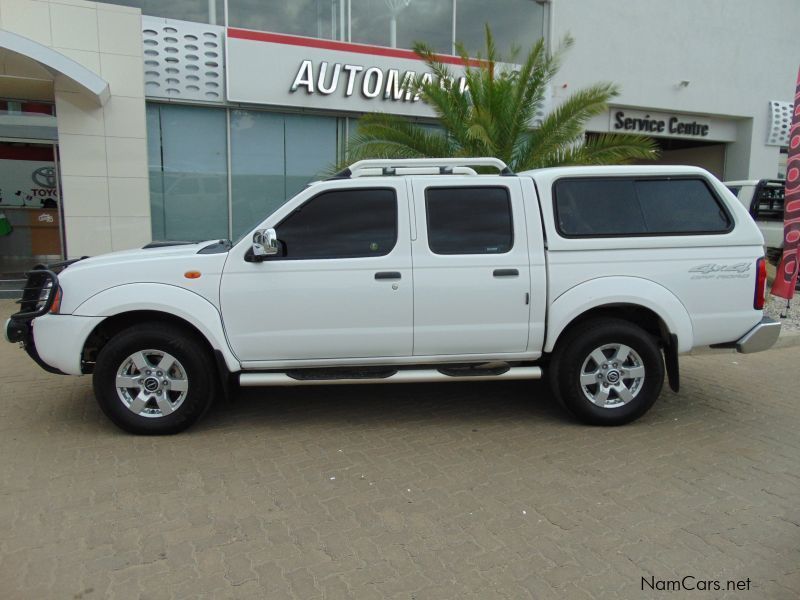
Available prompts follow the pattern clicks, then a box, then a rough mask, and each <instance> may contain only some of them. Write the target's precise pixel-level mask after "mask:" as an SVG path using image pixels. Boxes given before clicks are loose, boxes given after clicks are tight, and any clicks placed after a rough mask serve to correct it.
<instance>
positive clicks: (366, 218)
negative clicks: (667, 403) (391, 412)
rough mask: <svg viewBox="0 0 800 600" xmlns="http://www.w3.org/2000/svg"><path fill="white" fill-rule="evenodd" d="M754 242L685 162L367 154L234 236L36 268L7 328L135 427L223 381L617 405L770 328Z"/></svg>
mask: <svg viewBox="0 0 800 600" xmlns="http://www.w3.org/2000/svg"><path fill="white" fill-rule="evenodd" d="M476 167H477V168H478V169H477V170H480V171H487V170H488V167H493V168H496V169H498V171H499V174H478V173H477V172H476V169H475V168H476ZM762 244H763V239H762V236H761V233H759V231H758V228H757V227H756V225H755V223H754V222H753V220H752V219H751V218H750V216H749V215H748V213H747V211H746V210H745V209H744V207H743V206H742V205H741V204H740V203H739V202H738V201H737V200H736V198H734V196H733V195H732V194H731V193H730V192H729V191H728V190H727V189H726V188H725V186H724V185H723V184H722V183H721V182H719V181H718V180H717V179H715V178H714V177H713V176H712V175H710V174H709V173H708V172H706V171H704V170H702V169H698V168H693V167H668V166H625V167H569V168H557V169H543V170H537V171H529V172H525V173H519V174H514V173H512V172H511V171H509V169H508V168H507V167H506V166H505V164H503V163H502V162H501V161H499V160H497V159H492V158H475V159H413V160H374V161H373V160H371V161H361V162H358V163H356V164H354V165H351V166H350V167H349V168H347V169H345V170H344V171H342V172H341V173H339V174H337V175H336V176H334V177H332V178H330V179H328V180H325V181H319V182H315V183H312V184H310V185H309V186H308V187H307V188H306V189H305V190H303V191H302V192H300V193H299V194H298V195H297V196H296V197H294V198H292V199H291V200H289V201H288V202H287V203H286V204H285V205H284V206H282V207H281V208H280V209H278V210H277V211H276V212H275V213H274V214H272V215H270V216H269V217H267V218H266V219H264V221H263V222H262V223H261V224H260V225H259V226H258V227H257V228H256V229H255V230H254V231H251V232H249V233H248V234H247V235H246V236H244V237H243V238H242V239H240V240H239V241H236V242H229V241H228V240H220V241H206V242H201V243H153V244H149V245H148V246H146V247H145V248H143V249H141V250H133V251H125V252H117V253H113V254H108V255H104V256H98V257H95V258H86V259H81V260H78V261H68V262H66V263H62V264H61V265H51V266H50V268H47V267H41V268H38V269H35V270H34V271H32V272H30V273H29V276H28V284H27V289H26V291H25V295H24V296H23V299H22V300H21V302H22V311H21V312H19V313H17V314H15V315H13V316H12V318H11V319H10V320H9V321H8V322H7V324H6V336H7V338H8V339H9V341H12V342H21V343H22V344H23V345H24V347H25V349H26V350H27V352H28V353H29V354H30V355H31V357H32V358H33V359H34V360H35V361H36V362H37V363H39V365H41V366H42V367H44V368H45V369H46V370H48V371H51V372H57V373H65V374H70V375H81V374H89V373H91V374H93V382H94V390H95V395H96V397H97V400H98V402H99V404H100V407H101V408H102V409H103V411H104V412H105V413H106V415H108V417H109V418H110V419H111V420H112V421H113V422H114V423H116V424H117V425H118V426H120V427H121V428H123V429H125V430H127V431H131V432H135V433H144V434H158V433H175V432H177V431H180V430H183V429H185V428H186V427H188V426H189V425H191V424H192V423H194V422H195V421H197V420H198V419H199V418H200V417H201V416H202V415H203V413H204V412H205V411H206V409H207V408H208V407H209V405H210V404H211V402H212V400H213V399H215V398H216V397H219V396H224V395H226V394H227V393H229V392H230V390H231V388H233V387H234V386H235V385H240V386H287V385H312V384H354V383H373V384H375V383H394V382H437V381H475V380H490V379H497V380H508V379H539V378H541V377H542V376H543V375H544V374H547V375H548V377H549V380H550V383H551V385H552V388H553V391H554V394H555V395H556V397H558V398H559V399H560V400H561V402H562V403H563V404H564V405H565V406H566V408H567V409H569V411H570V412H571V413H573V414H574V415H575V416H576V417H577V418H579V419H580V420H582V421H584V422H587V423H592V424H601V425H618V424H622V423H627V422H629V421H632V420H633V419H636V418H638V417H640V416H641V415H643V414H644V413H645V412H646V411H647V410H648V409H649V408H650V407H651V406H652V404H653V402H654V401H655V400H656V398H657V397H658V395H659V394H660V392H661V388H662V386H663V383H664V379H665V373H666V376H667V378H668V380H669V383H670V385H671V387H672V388H673V389H674V390H676V391H677V389H678V386H679V383H678V381H679V380H678V354H679V353H682V352H687V351H689V350H691V349H692V348H693V347H696V346H706V345H722V346H729V347H736V348H737V349H738V350H739V351H740V352H744V353H748V352H755V351H759V350H765V349H767V348H769V347H770V346H772V344H773V343H774V342H775V340H776V339H777V337H778V334H779V332H780V323H777V322H774V321H771V320H769V319H766V318H763V315H762V307H763V304H764V294H765V286H766V273H765V265H764V259H763V248H762ZM56 271H60V272H58V273H56Z"/></svg>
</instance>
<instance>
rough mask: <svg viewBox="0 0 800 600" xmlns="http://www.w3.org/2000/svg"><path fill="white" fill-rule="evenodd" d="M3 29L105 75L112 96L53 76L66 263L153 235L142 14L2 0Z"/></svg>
mask: <svg viewBox="0 0 800 600" xmlns="http://www.w3.org/2000/svg"><path fill="white" fill-rule="evenodd" d="M0 27H2V28H3V29H6V30H9V31H12V32H13V33H17V34H19V35H23V36H25V37H28V38H30V39H32V40H34V41H37V42H39V43H41V44H43V45H45V46H49V47H51V48H53V49H55V50H57V51H58V52H60V53H62V54H64V55H65V56H67V57H69V58H71V59H72V60H74V61H76V62H78V63H80V64H81V65H83V66H85V67H87V68H88V69H90V70H92V71H94V72H95V73H97V74H98V75H100V76H101V77H103V78H104V79H105V80H106V81H107V82H108V83H109V91H110V98H109V100H108V101H107V102H106V104H105V105H104V106H101V105H100V104H99V102H98V101H97V99H96V98H94V97H92V96H91V95H90V94H88V93H87V92H86V91H85V90H82V89H81V88H80V87H78V86H76V85H75V84H74V83H72V82H70V81H69V80H66V79H64V78H62V77H59V76H55V78H54V80H55V81H54V96H55V104H56V116H57V122H58V137H59V151H60V158H61V160H60V169H61V183H62V203H63V212H64V228H65V233H66V241H67V254H68V257H69V258H72V257H77V256H82V255H96V254H101V253H103V252H110V251H112V250H123V249H127V248H133V247H137V246H141V245H143V244H145V243H147V242H148V241H149V240H150V237H151V228H150V199H149V186H148V174H147V144H146V124H145V102H144V75H143V59H142V34H141V13H140V11H139V9H135V8H128V7H122V6H115V5H110V4H97V3H93V2H84V1H82V0H0Z"/></svg>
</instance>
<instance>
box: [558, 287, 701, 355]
mask: <svg viewBox="0 0 800 600" xmlns="http://www.w3.org/2000/svg"><path fill="white" fill-rule="evenodd" d="M619 290H625V293H624V294H623V293H620V292H619ZM602 317H613V318H621V319H624V320H626V321H630V322H632V323H635V324H637V325H639V326H640V327H642V329H644V330H645V331H649V332H650V333H652V334H654V335H656V336H657V337H658V338H659V339H661V340H663V341H664V342H665V343H669V341H670V339H671V338H670V336H675V337H676V338H677V345H678V347H677V350H678V351H679V352H686V351H688V350H691V348H692V344H693V333H692V322H691V318H690V317H689V313H688V312H687V310H686V308H685V307H684V306H683V304H682V303H681V302H680V300H679V299H678V298H677V296H675V295H674V294H673V293H672V292H670V291H669V290H668V289H666V288H665V287H663V286H661V285H659V284H657V283H655V282H653V281H650V280H647V279H642V278H638V277H602V278H598V279H593V280H591V281H587V282H585V283H582V284H579V285H577V286H575V287H573V288H570V289H569V290H567V291H566V292H564V293H563V294H561V295H560V296H559V297H558V298H556V300H555V301H554V302H553V303H552V305H551V307H550V309H549V311H548V318H547V321H548V328H547V336H546V338H545V346H544V351H545V352H552V351H553V350H554V349H555V347H556V345H557V344H558V341H559V340H560V339H562V338H563V335H564V334H565V333H566V332H567V331H568V330H570V329H572V328H573V327H576V326H579V325H580V324H581V323H582V322H584V321H586V320H587V319H592V318H602ZM672 339H674V338H672Z"/></svg>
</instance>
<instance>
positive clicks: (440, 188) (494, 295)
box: [412, 176, 531, 356]
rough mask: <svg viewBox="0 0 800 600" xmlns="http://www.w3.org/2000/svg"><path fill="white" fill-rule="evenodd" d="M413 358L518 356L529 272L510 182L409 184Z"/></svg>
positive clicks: (514, 184)
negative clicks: (412, 216)
mask: <svg viewBox="0 0 800 600" xmlns="http://www.w3.org/2000/svg"><path fill="white" fill-rule="evenodd" d="M412 192H413V195H414V209H415V213H416V224H417V227H416V230H417V236H416V240H415V241H414V242H413V244H412V255H413V264H414V355H416V356H434V355H456V354H497V353H506V352H508V353H512V352H525V350H526V349H527V346H528V320H529V312H530V311H529V308H530V302H529V300H530V292H531V289H530V270H529V264H528V236H527V234H526V226H525V207H524V206H523V199H522V186H521V184H520V181H519V179H517V178H515V177H484V176H479V177H476V176H465V177H458V176H448V177H446V178H445V177H442V176H438V177H429V178H428V177H426V178H419V179H416V180H415V181H414V183H413V185H412Z"/></svg>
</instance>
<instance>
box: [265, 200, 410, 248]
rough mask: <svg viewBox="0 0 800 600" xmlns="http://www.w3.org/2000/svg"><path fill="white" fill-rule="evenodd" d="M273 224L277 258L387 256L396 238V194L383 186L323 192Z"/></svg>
mask: <svg viewBox="0 0 800 600" xmlns="http://www.w3.org/2000/svg"><path fill="white" fill-rule="evenodd" d="M275 229H276V233H277V235H278V240H279V241H280V243H281V247H282V253H281V256H279V257H277V259H278V260H281V259H283V260H302V259H332V258H362V257H366V256H385V255H386V254H389V252H391V251H392V248H394V246H395V244H396V243H397V196H396V193H395V191H394V190H393V189H386V188H377V189H365V188H359V189H355V190H331V191H328V192H322V193H321V194H319V195H317V196H314V197H313V198H311V199H310V200H308V201H307V202H306V203H304V204H303V205H301V206H300V207H298V208H297V209H296V210H294V211H293V212H292V213H291V214H290V215H289V216H288V217H286V218H285V219H284V220H283V221H282V222H281V223H280V224H279V225H278V226H277V227H276V228H275Z"/></svg>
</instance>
